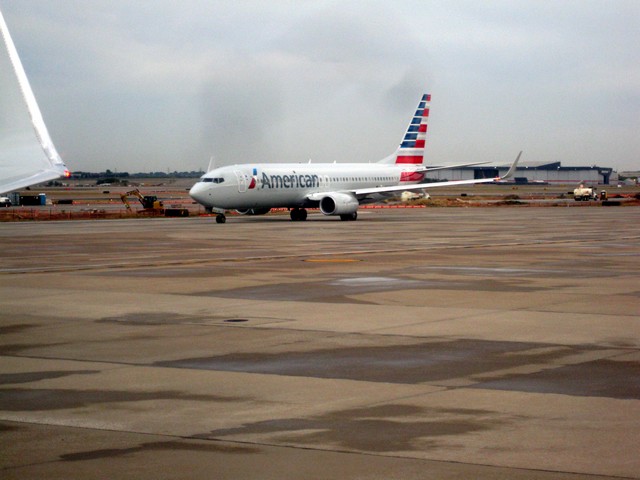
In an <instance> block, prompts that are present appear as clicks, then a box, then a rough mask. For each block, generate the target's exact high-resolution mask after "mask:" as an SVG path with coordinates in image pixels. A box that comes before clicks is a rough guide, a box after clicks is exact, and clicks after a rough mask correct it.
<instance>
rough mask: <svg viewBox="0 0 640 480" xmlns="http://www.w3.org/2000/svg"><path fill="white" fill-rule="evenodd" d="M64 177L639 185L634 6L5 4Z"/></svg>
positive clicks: (39, 0)
mask: <svg viewBox="0 0 640 480" xmlns="http://www.w3.org/2000/svg"><path fill="white" fill-rule="evenodd" d="M0 9H2V12H3V14H4V16H5V20H6V22H7V24H8V26H9V29H10V30H11V32H12V36H13V39H14V42H15V43H16V47H17V49H18V52H19V53H20V55H21V58H22V61H23V64H24V67H25V70H26V71H27V75H28V76H29V79H30V81H31V84H32V87H33V90H34V92H35V94H36V97H37V98H38V102H39V103H40V107H41V109H42V111H43V115H44V117H45V121H46V123H47V126H48V127H49V131H50V133H51V136H52V138H53V141H54V143H55V144H56V147H57V149H58V151H59V153H60V154H61V156H62V157H63V158H64V160H65V162H66V163H67V165H68V166H69V168H70V169H71V170H76V171H78V170H90V171H103V170H106V169H111V170H117V171H129V172H138V171H167V170H171V171H174V170H178V171H190V170H198V169H201V168H202V169H206V167H207V165H208V163H209V158H210V157H211V156H212V155H213V156H214V157H215V161H216V163H217V164H218V165H223V164H232V163H246V162H307V161H308V160H309V159H312V160H313V161H314V162H333V161H338V162H347V161H355V162H368V161H376V160H378V159H381V158H383V157H385V156H387V155H388V154H390V153H391V152H392V151H393V150H394V149H395V148H396V146H397V145H398V143H399V142H400V140H401V138H402V136H403V134H404V131H405V128H406V126H407V124H408V123H409V120H410V117H411V115H412V114H413V110H414V108H415V106H416V105H417V102H418V100H419V98H420V96H421V94H422V93H423V92H429V93H431V94H432V106H431V117H430V125H429V138H428V140H427V153H426V161H427V163H429V164H446V163H459V162H466V161H489V160H490V161H504V162H505V163H506V162H510V161H512V160H513V158H515V156H516V154H517V153H518V151H519V150H524V152H525V153H524V156H523V160H527V161H561V162H562V163H563V165H594V164H597V165H601V166H611V167H614V168H616V169H619V170H629V169H634V170H638V169H640V1H638V0H627V1H625V0H609V1H595V0H576V1H572V0H562V1H557V0H549V1H544V0H535V1H534V0H530V1H516V0H509V1H507V0H505V1H491V0H483V1H477V0H469V1H465V0H460V1H456V0H453V1H451V0H446V1H445V0H442V1H429V0H415V1H411V0H397V1H393V2H390V1H373V0H372V1H348V0H339V1H324V2H323V1H278V0H270V1H258V0H254V1H251V0H246V1H240V0H229V1H218V0H181V1H179V2H177V1H175V0H137V1H135V2H132V1H130V0H0Z"/></svg>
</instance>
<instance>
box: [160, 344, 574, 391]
mask: <svg viewBox="0 0 640 480" xmlns="http://www.w3.org/2000/svg"><path fill="white" fill-rule="evenodd" d="M546 346H547V345H540V344H529V343H519V342H494V341H480V340H453V341H444V342H425V343H419V344H414V345H388V346H366V347H362V346H354V347H345V348H334V349H326V350H311V351H293V352H284V353H277V354H270V353H238V354H228V355H221V356H214V357H204V358H190V359H183V360H172V361H166V362H164V361H163V362H157V363H156V365H159V366H167V367H178V368H193V369H204V370H221V371H234V372H250V373H262V374H275V375H290V376H304V377H316V378H341V379H350V380H361V381H369V382H387V383H404V384H415V383H421V382H434V381H441V380H449V379H451V378H459V377H468V376H471V375H479V374H482V373H486V372H491V371H495V370H499V369H500V370H501V369H505V368H512V367H519V366H524V365H529V364H531V363H536V364H538V363H544V362H548V361H551V360H556V359H559V358H562V357H563V356H565V355H570V354H575V353H576V352H575V350H573V349H570V348H567V349H562V350H553V351H544V349H541V347H546ZM529 350H530V351H531V353H527V351H529ZM514 352H516V353H518V355H513V353H514Z"/></svg>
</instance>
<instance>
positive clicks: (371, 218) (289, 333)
mask: <svg viewBox="0 0 640 480" xmlns="http://www.w3.org/2000/svg"><path fill="white" fill-rule="evenodd" d="M639 213H640V210H639V209H638V207H615V208H606V207H594V208H580V209H576V208H536V207H500V208H426V209H397V210H392V209H389V210H362V211H361V212H360V214H359V218H358V221H356V222H341V221H339V220H337V219H336V218H330V217H324V216H322V215H320V214H316V213H314V214H311V215H310V216H309V219H308V220H307V221H306V222H290V221H289V220H288V216H285V215H268V216H260V217H245V216H243V217H235V216H234V217H229V219H228V221H227V223H226V224H224V225H218V224H216V223H215V219H214V218H212V217H189V218H148V219H124V220H98V221H57V222H24V223H22V222H18V223H4V224H0V242H1V243H0V244H1V245H2V249H1V251H0V333H1V336H0V477H2V478H3V479H5V480H9V479H35V478H38V479H40V478H47V479H58V478H60V479H62V478H64V479H69V478H83V479H102V478H135V479H147V478H148V479H169V478H191V479H212V478H215V479H238V478H242V479H300V478H305V479H326V478H343V479H356V478H357V479H390V478H398V479H417V478H421V479H423V478H438V479H461V478H465V479H466V478H475V479H578V478H589V479H600V478H603V479H604V478H607V479H612V478H616V479H619V478H640V447H639V445H640V281H639V278H640V275H639V274H638V272H639V267H640V223H639V222H638V219H639V218H640V215H639Z"/></svg>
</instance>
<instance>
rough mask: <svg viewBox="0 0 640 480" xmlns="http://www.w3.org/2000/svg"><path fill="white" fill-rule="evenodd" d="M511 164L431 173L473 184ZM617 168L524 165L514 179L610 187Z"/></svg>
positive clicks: (501, 172) (446, 178)
mask: <svg viewBox="0 0 640 480" xmlns="http://www.w3.org/2000/svg"><path fill="white" fill-rule="evenodd" d="M509 166H510V164H503V163H490V164H485V165H476V166H474V167H460V168H451V169H448V168H447V169H443V170H436V171H434V172H427V177H428V178H429V179H433V180H471V179H478V178H493V177H498V176H500V175H504V174H506V173H507V170H508V169H509ZM612 172H613V168H609V167H598V166H596V165H594V166H591V167H563V166H562V165H560V162H524V163H520V164H518V168H517V170H516V173H515V175H514V179H515V182H516V183H558V184H560V183H567V184H574V183H579V182H586V183H590V184H600V185H609V182H610V181H611V174H612Z"/></svg>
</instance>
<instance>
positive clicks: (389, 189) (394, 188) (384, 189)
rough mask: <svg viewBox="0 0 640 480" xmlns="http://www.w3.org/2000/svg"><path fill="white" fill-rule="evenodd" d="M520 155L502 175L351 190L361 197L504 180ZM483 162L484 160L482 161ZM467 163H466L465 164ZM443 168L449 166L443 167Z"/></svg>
mask: <svg viewBox="0 0 640 480" xmlns="http://www.w3.org/2000/svg"><path fill="white" fill-rule="evenodd" d="M520 155H522V152H520V153H518V156H517V157H516V159H515V160H514V161H513V163H512V164H511V167H509V170H508V171H507V173H506V174H505V175H503V176H502V177H495V178H479V179H472V180H453V181H450V182H433V183H416V184H411V185H395V186H391V187H373V188H360V189H357V190H353V192H352V193H353V194H354V195H355V196H356V197H363V196H366V195H370V194H372V193H386V192H405V191H413V190H423V189H425V188H429V189H431V188H440V187H453V186H456V185H474V184H476V183H489V182H500V181H502V180H506V179H508V178H511V177H512V176H513V174H514V173H515V171H516V168H517V167H518V161H519V160H520ZM483 163H484V162H483ZM467 165H468V164H467ZM444 168H451V166H449V167H444Z"/></svg>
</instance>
